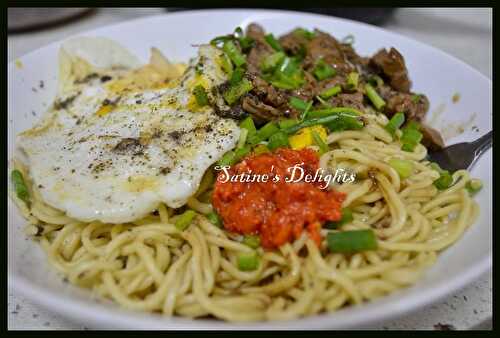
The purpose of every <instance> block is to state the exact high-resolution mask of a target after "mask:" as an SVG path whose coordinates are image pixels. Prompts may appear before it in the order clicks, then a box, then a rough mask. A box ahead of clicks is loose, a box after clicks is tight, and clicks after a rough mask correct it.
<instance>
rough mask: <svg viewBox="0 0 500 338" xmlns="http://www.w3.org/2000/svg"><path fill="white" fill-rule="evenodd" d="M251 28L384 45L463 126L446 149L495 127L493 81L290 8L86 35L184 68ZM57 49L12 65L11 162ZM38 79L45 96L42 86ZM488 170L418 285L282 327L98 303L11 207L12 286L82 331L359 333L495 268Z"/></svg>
mask: <svg viewBox="0 0 500 338" xmlns="http://www.w3.org/2000/svg"><path fill="white" fill-rule="evenodd" d="M251 22H258V23H260V24H261V25H263V27H265V29H266V31H269V32H273V33H274V34H275V35H279V34H282V33H284V32H286V31H289V30H291V29H293V28H295V27H296V26H302V27H305V28H309V29H312V28H315V27H317V28H319V29H321V30H324V31H327V32H329V33H331V34H333V35H334V36H336V37H337V38H342V37H344V36H347V35H348V34H353V35H354V36H355V38H356V41H355V45H354V47H355V48H356V50H357V51H358V53H359V54H361V55H371V54H373V53H374V52H376V51H377V50H378V49H380V48H382V47H385V48H388V47H391V46H394V47H396V48H397V49H398V50H399V51H400V52H401V53H402V54H403V55H404V57H405V59H406V63H407V66H408V69H409V72H410V76H411V79H412V81H413V90H414V91H416V92H423V93H425V94H427V95H428V97H429V99H430V102H431V109H430V113H429V115H428V121H430V122H431V123H432V125H433V126H434V127H435V128H438V129H441V130H442V131H443V132H444V134H451V135H456V134H457V133H456V129H457V128H458V127H460V126H462V127H464V129H465V131H464V132H463V133H462V134H460V135H456V136H454V137H452V138H450V139H448V140H447V143H448V144H452V143H455V142H459V141H470V140H473V139H475V138H477V137H478V136H480V135H482V134H484V133H485V132H487V131H489V130H491V129H492V84H491V81H490V80H489V79H487V78H486V77H485V76H483V75H481V74H480V73H479V72H477V71H476V70H474V69H472V68H471V67H470V66H468V65H466V64H464V63H463V62H461V61H459V60H457V59H455V58H453V57H451V56H449V55H447V54H445V53H443V52H441V51H439V50H437V49H434V48H431V47H429V46H427V45H424V44H422V43H419V42H416V41H413V40H410V39H408V38H405V37H403V36H400V35H398V34H394V33H391V32H388V31H385V30H382V29H379V28H376V27H373V26H370V25H365V24H361V23H355V22H352V21H348V20H341V19H336V18H331V17H326V16H321V15H312V14H303V13H297V12H289V11H268V10H265V11H264V10H204V11H192V12H183V13H175V14H168V15H162V16H155V17H149V18H144V19H139V20H135V21H130V22H126V23H122V24H118V25H113V26H109V27H105V28H100V29H97V30H94V31H91V32H88V33H85V34H82V35H86V36H103V37H108V38H111V39H114V40H116V41H118V42H120V43H121V44H123V45H124V46H126V47H127V48H129V49H130V50H131V51H132V52H133V53H135V54H136V55H137V56H138V57H140V58H141V59H142V60H143V61H144V62H146V61H147V57H148V55H149V48H150V47H151V46H155V47H158V48H159V49H160V50H162V51H163V52H164V53H165V54H166V55H167V56H168V57H169V59H171V60H173V61H186V60H188V58H190V57H192V56H194V55H195V52H196V49H195V48H194V47H193V46H192V44H199V43H203V42H207V41H209V40H210V39H211V38H213V37H214V36H216V35H222V34H227V33H229V32H232V31H233V29H234V28H235V27H236V26H242V27H245V26H247V25H248V24H249V23H251ZM436 34H439V32H436ZM60 44H61V43H60V42H57V43H53V44H51V45H48V46H46V47H44V48H41V49H38V50H36V51H34V52H32V53H30V54H28V55H25V56H24V57H22V58H20V60H19V61H20V62H21V63H22V67H19V62H17V64H16V63H15V62H12V63H10V64H9V65H8V95H9V97H8V119H9V121H8V126H9V128H8V138H9V144H8V146H9V155H8V156H9V159H10V158H11V156H12V153H13V149H14V137H15V135H16V134H17V133H19V132H20V131H22V130H24V129H27V128H29V127H31V125H32V124H33V123H34V122H35V120H36V119H37V118H38V116H39V115H40V113H41V112H43V111H44V110H45V109H46V108H47V106H48V105H49V104H50V103H51V102H52V99H53V96H54V94H55V88H56V80H57V53H58V50H59V46H60ZM41 80H43V83H44V88H43V89H41V88H39V87H40V81H41ZM33 88H35V89H33ZM35 90H36V92H35ZM457 92H458V93H460V96H461V98H460V100H459V101H458V102H457V103H452V100H451V98H452V96H453V94H454V93H457ZM436 110H437V111H438V112H437V113H436V112H435V111H436ZM433 111H434V112H435V113H434V114H433V113H432V112H433ZM32 112H34V113H35V114H36V115H37V116H34V115H33V113H32ZM472 126H477V127H478V128H479V131H474V130H472V128H471V127H472ZM491 168H492V152H491V151H489V152H488V153H486V154H485V155H484V156H483V157H482V158H481V160H480V161H479V163H478V164H477V165H476V166H475V167H474V169H473V170H472V175H473V176H474V177H478V178H481V179H482V180H483V181H484V183H485V186H484V188H483V189H482V191H481V192H480V193H479V194H478V195H477V197H476V198H477V201H478V202H479V205H480V206H481V214H480V216H479V219H478V220H477V222H476V223H475V224H474V225H473V226H471V227H470V228H469V229H468V230H467V232H466V233H465V235H464V236H463V238H461V239H460V240H459V241H458V242H457V243H456V244H454V245H453V246H452V247H450V248H448V249H447V250H446V251H445V252H443V253H442V254H441V255H440V256H439V259H438V261H437V263H436V264H435V265H434V266H433V267H432V268H431V269H430V270H428V271H427V273H426V274H425V276H424V277H423V278H422V280H420V281H419V282H418V283H417V284H416V285H414V286H413V287H410V288H407V289H404V290H401V291H398V292H395V293H393V294H391V295H389V296H387V297H384V298H381V299H379V300H377V301H374V302H371V303H366V304H363V305H360V306H356V307H354V306H353V307H348V308H345V309H342V310H340V311H338V312H335V313H331V314H324V315H318V316H313V317H309V318H304V319H299V320H293V321H286V322H267V323H250V324H241V323H237V324H231V323H225V322H222V321H215V320H190V319H185V318H165V317H161V316H159V315H153V314H144V313H135V312H129V311H125V310H123V309H120V308H119V307H118V306H115V305H113V304H111V303H110V302H107V301H101V302H97V301H95V300H92V299H91V298H90V297H89V293H88V292H87V291H85V290H81V289H77V288H75V287H72V286H70V285H67V284H65V283H63V282H62V281H61V278H60V277H58V276H57V275H56V274H55V273H54V270H53V269H51V268H50V267H49V266H48V264H47V260H46V257H45V254H44V253H43V252H42V250H41V249H40V248H39V246H38V245H37V244H35V243H33V242H32V241H30V240H28V239H27V238H26V236H25V235H24V234H23V232H22V229H23V227H24V225H25V221H24V220H23V219H22V218H21V216H20V215H19V214H18V212H17V210H16V208H15V206H14V205H13V203H12V202H11V201H10V200H9V202H8V210H9V223H8V270H9V280H8V281H9V286H10V287H11V288H14V289H15V290H16V291H19V292H21V293H23V294H24V295H26V296H27V297H28V298H30V299H32V300H33V301H34V302H36V303H39V304H41V305H42V306H45V307H47V308H48V309H50V310H51V311H54V312H58V313H60V314H63V315H65V316H67V317H70V318H71V319H73V320H76V321H78V322H81V323H84V324H85V325H87V326H93V327H101V328H136V329H178V328H189V329H206V328H210V329H235V328H259V329H269V328H285V329H312V328H316V329H317V328H360V327H367V326H369V325H370V324H373V323H378V324H380V322H381V321H383V320H388V319H394V318H395V317H397V316H400V315H403V314H405V313H408V312H409V311H413V310H416V309H417V308H420V307H422V306H424V305H427V304H429V303H431V302H435V301H437V300H438V299H440V298H443V297H445V296H446V295H449V294H450V293H452V292H456V291H457V290H458V289H460V288H462V287H464V286H465V285H466V284H468V283H470V282H471V281H472V280H474V279H475V278H476V277H478V276H480V275H481V274H482V273H484V272H486V271H487V270H488V269H490V268H491V252H492V222H491V214H492V177H491Z"/></svg>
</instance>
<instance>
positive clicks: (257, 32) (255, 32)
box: [245, 23, 266, 40]
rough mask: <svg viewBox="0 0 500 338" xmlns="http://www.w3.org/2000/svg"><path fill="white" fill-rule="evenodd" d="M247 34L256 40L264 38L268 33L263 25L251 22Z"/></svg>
mask: <svg viewBox="0 0 500 338" xmlns="http://www.w3.org/2000/svg"><path fill="white" fill-rule="evenodd" d="M245 34H246V36H248V37H249V38H252V39H254V40H262V39H264V35H266V32H265V30H264V28H262V26H261V25H258V24H256V23H251V24H249V25H248V27H247V29H246V33H245Z"/></svg>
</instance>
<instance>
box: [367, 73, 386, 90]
mask: <svg viewBox="0 0 500 338" xmlns="http://www.w3.org/2000/svg"><path fill="white" fill-rule="evenodd" d="M368 83H369V84H371V85H372V86H375V87H380V86H382V85H383V84H384V80H383V79H382V78H381V77H380V76H378V75H372V76H371V77H370V78H369V79H368Z"/></svg>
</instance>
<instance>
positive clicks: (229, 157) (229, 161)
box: [217, 146, 252, 167]
mask: <svg viewBox="0 0 500 338" xmlns="http://www.w3.org/2000/svg"><path fill="white" fill-rule="evenodd" d="M251 150H252V149H251V148H250V147H249V146H243V147H241V148H236V149H235V150H230V151H228V152H227V153H225V154H224V155H223V156H222V158H221V159H220V160H219V161H217V164H218V165H220V166H221V167H224V166H227V165H229V166H230V165H233V164H235V163H236V162H238V161H239V160H241V159H242V158H243V157H245V155H247V154H248V153H250V151H251Z"/></svg>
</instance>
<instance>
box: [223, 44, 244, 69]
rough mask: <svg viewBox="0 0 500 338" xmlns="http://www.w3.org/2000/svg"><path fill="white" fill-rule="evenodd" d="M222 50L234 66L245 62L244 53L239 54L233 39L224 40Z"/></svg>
mask: <svg viewBox="0 0 500 338" xmlns="http://www.w3.org/2000/svg"><path fill="white" fill-rule="evenodd" d="M222 50H223V51H224V52H225V53H226V54H227V56H229V58H230V59H231V61H232V62H233V63H234V64H235V65H236V67H240V66H242V65H244V64H245V63H246V58H245V55H243V54H241V52H240V51H239V50H238V47H236V45H235V44H234V42H233V41H231V40H228V41H226V42H224V45H223V46H222Z"/></svg>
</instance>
